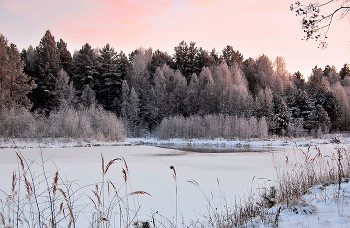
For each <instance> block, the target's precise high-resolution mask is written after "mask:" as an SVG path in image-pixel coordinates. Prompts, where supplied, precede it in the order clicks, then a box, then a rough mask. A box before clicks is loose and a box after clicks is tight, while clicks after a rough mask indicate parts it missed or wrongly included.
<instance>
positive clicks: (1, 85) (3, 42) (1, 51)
mask: <svg viewBox="0 0 350 228" xmlns="http://www.w3.org/2000/svg"><path fill="white" fill-rule="evenodd" d="M7 43H8V40H7V39H6V38H5V37H4V36H3V35H2V34H0V107H1V108H2V107H3V106H4V104H5V99H6V98H5V97H6V85H7V83H8V82H7V81H8V62H9V57H8V44H7Z"/></svg>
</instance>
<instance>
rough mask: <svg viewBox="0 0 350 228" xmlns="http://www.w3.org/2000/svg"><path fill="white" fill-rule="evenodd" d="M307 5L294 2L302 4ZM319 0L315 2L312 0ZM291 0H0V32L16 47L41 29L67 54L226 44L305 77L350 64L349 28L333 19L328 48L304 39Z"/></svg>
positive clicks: (35, 37) (36, 41)
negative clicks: (108, 48) (84, 50)
mask: <svg viewBox="0 0 350 228" xmlns="http://www.w3.org/2000/svg"><path fill="white" fill-rule="evenodd" d="M314 1H315V0H301V2H302V3H310V2H314ZM320 1H321V2H322V0H320ZM294 2H295V0H59V1H58V0H0V33H2V34H3V35H4V36H5V37H6V38H7V39H8V40H9V41H10V42H12V43H14V44H16V45H17V47H18V48H19V49H20V50H21V49H23V48H28V47H29V45H32V46H34V47H35V46H37V45H38V44H39V42H40V39H41V38H42V37H43V36H44V34H45V32H46V30H50V31H51V33H52V34H53V35H54V36H55V39H56V41H58V40H59V39H60V38H62V39H63V40H64V41H65V42H66V43H67V44H68V49H69V50H70V51H71V52H72V53H73V52H74V51H75V50H79V49H80V48H81V47H82V45H84V44H85V43H89V44H90V45H91V46H92V47H99V48H101V47H103V46H105V45H106V44H107V43H109V44H110V45H111V46H112V47H113V48H114V49H115V50H117V51H120V50H122V51H123V52H125V53H130V52H131V51H132V50H135V49H136V48H139V47H144V48H149V47H151V48H152V49H153V50H157V49H160V50H161V51H166V52H168V53H169V54H173V53H174V47H175V46H177V45H178V44H179V43H180V42H181V41H182V40H184V41H186V42H187V43H190V42H191V41H194V42H196V46H197V47H202V48H204V49H206V50H211V49H212V48H215V49H216V50H217V51H218V52H221V51H222V49H223V48H224V47H225V46H227V45H231V46H233V48H234V49H235V50H238V51H240V52H241V53H242V54H243V57H244V58H249V57H252V58H256V57H258V56H260V55H262V54H265V55H267V56H268V57H269V58H270V59H271V60H272V61H273V60H274V59H275V58H276V57H277V56H283V57H284V58H285V60H286V62H287V70H289V71H290V72H291V73H294V72H296V71H300V72H301V73H302V74H303V75H304V76H305V77H308V76H309V75H310V74H311V70H312V68H314V66H315V65H317V66H318V67H321V68H324V67H325V65H327V64H328V65H331V66H335V67H336V68H337V70H340V69H341V67H342V66H343V64H344V63H350V43H349V41H350V25H349V21H348V20H338V19H336V20H335V21H334V23H333V25H332V27H331V29H330V31H329V33H328V37H329V39H328V48H327V49H326V50H321V49H318V48H317V46H318V43H316V42H315V41H313V40H311V41H304V40H302V38H303V37H304V33H303V31H302V29H301V17H297V16H295V13H293V12H292V11H290V10H289V7H290V5H291V4H292V3H294Z"/></svg>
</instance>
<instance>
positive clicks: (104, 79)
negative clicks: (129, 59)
mask: <svg viewBox="0 0 350 228" xmlns="http://www.w3.org/2000/svg"><path fill="white" fill-rule="evenodd" d="M98 62H99V65H98V68H97V70H98V72H99V74H98V76H97V77H96V80H95V85H94V89H95V91H96V98H97V100H98V102H99V104H101V105H102V106H103V107H104V108H105V109H107V110H113V111H115V112H116V110H117V108H118V107H116V106H115V105H116V102H115V101H116V100H118V99H119V98H120V94H121V84H122V78H121V77H122V75H121V72H120V71H119V69H118V53H116V52H115V51H114V48H112V47H110V45H109V44H106V46H104V47H103V48H102V49H101V50H100V56H99V57H98Z"/></svg>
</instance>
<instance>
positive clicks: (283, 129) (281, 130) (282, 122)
mask: <svg viewBox="0 0 350 228" xmlns="http://www.w3.org/2000/svg"><path fill="white" fill-rule="evenodd" d="M272 122H273V127H271V129H270V132H272V133H273V134H277V135H284V134H286V133H287V131H288V127H289V123H290V113H289V112H288V108H287V105H286V104H285V103H284V101H283V100H282V97H281V96H279V95H277V94H273V114H272Z"/></svg>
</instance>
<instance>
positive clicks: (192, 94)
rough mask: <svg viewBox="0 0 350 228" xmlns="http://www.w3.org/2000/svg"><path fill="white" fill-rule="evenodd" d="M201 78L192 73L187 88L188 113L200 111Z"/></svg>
mask: <svg viewBox="0 0 350 228" xmlns="http://www.w3.org/2000/svg"><path fill="white" fill-rule="evenodd" d="M199 94H200V87H199V80H198V77H197V75H196V74H192V78H191V81H190V84H189V85H188V87H187V90H186V98H185V100H184V104H185V112H186V115H188V116H190V115H195V114H197V113H198V112H199V108H200V104H199Z"/></svg>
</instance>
